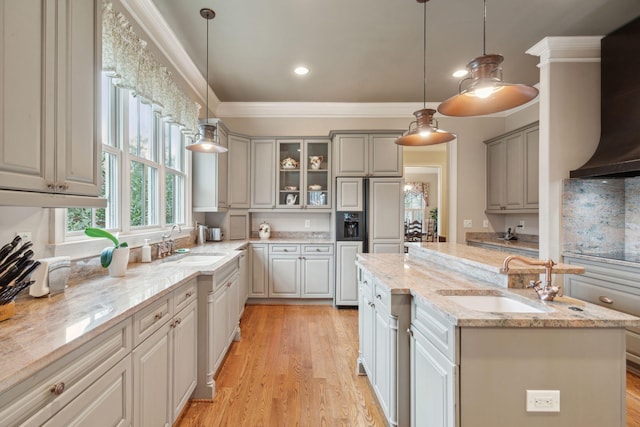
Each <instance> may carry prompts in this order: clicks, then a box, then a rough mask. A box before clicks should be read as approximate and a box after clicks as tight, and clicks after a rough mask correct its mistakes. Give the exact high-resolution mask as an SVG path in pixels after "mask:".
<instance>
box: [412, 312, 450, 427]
mask: <svg viewBox="0 0 640 427" xmlns="http://www.w3.org/2000/svg"><path fill="white" fill-rule="evenodd" d="M457 332H458V331H457V329H456V328H454V326H453V325H452V324H450V323H448V322H447V321H446V320H444V319H443V318H441V317H440V316H438V314H437V313H435V312H434V311H432V310H430V309H428V308H426V307H422V306H421V305H419V304H416V303H415V301H414V302H413V304H412V319H411V328H410V330H409V335H410V352H411V356H410V372H411V380H410V384H411V392H410V395H411V415H410V418H411V426H413V427H420V426H437V427H456V426H459V425H460V421H459V416H458V414H457V412H456V401H457V400H458V365H457V363H459V360H458V359H457V357H458V356H457V353H456V351H455V347H457V342H456V341H457V338H456V337H457ZM427 337H430V338H431V340H430V339H429V338H427ZM436 346H437V347H436ZM438 347H439V348H438Z"/></svg>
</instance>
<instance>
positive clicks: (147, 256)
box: [140, 239, 151, 262]
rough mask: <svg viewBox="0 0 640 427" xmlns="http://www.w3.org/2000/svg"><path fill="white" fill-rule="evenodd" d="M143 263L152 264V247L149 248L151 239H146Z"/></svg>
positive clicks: (143, 248) (143, 249)
mask: <svg viewBox="0 0 640 427" xmlns="http://www.w3.org/2000/svg"><path fill="white" fill-rule="evenodd" d="M140 261H141V262H151V246H149V239H144V246H143V247H142V257H141V260H140Z"/></svg>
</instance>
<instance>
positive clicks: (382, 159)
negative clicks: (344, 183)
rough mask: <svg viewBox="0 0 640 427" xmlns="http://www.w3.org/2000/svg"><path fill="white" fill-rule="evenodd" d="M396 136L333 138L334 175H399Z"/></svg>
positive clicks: (371, 134) (400, 171)
mask: <svg viewBox="0 0 640 427" xmlns="http://www.w3.org/2000/svg"><path fill="white" fill-rule="evenodd" d="M398 136H399V134H389V133H386V134H375V133H366V134H365V133H363V134H355V133H354V134H335V135H333V144H334V153H335V155H334V157H335V171H336V173H335V175H336V176H402V146H400V145H396V144H395V140H396V139H397V138H398Z"/></svg>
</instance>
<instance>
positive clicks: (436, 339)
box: [411, 297, 459, 364]
mask: <svg viewBox="0 0 640 427" xmlns="http://www.w3.org/2000/svg"><path fill="white" fill-rule="evenodd" d="M411 305H412V308H411V326H412V327H414V328H416V329H417V330H418V331H419V332H420V333H421V334H422V335H424V336H425V337H426V338H427V339H428V340H429V342H431V343H432V344H433V345H434V346H435V347H436V348H437V349H438V350H440V351H441V352H442V353H443V354H444V355H445V356H446V357H447V358H448V359H449V360H450V361H452V362H453V363H456V364H457V363H458V360H459V348H458V347H459V346H458V328H456V327H455V325H454V324H452V323H451V322H449V321H448V320H447V319H446V318H445V317H444V316H443V315H442V314H440V313H438V312H437V311H435V310H434V309H433V308H431V307H430V306H428V305H427V304H422V303H419V302H416V297H414V298H413V299H412V301H411Z"/></svg>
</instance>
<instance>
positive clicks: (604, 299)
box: [598, 295, 613, 304]
mask: <svg viewBox="0 0 640 427" xmlns="http://www.w3.org/2000/svg"><path fill="white" fill-rule="evenodd" d="M598 299H599V300H600V302H603V303H605V304H613V300H612V299H611V298H609V297H605V296H604V295H603V296H601V297H599V298H598Z"/></svg>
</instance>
